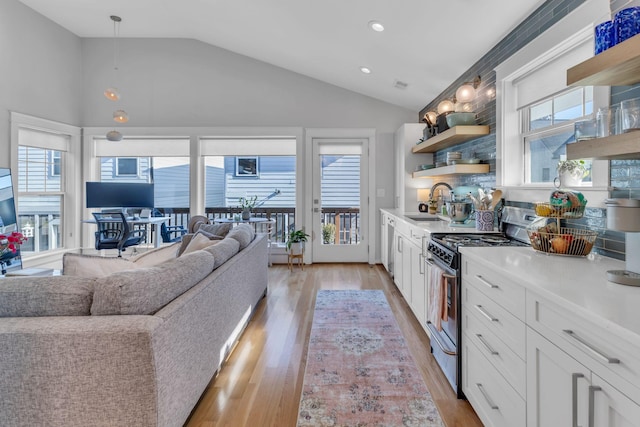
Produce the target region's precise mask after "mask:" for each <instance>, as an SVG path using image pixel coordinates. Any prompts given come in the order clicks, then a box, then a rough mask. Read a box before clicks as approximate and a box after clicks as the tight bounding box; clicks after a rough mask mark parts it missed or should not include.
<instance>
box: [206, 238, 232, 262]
mask: <svg viewBox="0 0 640 427" xmlns="http://www.w3.org/2000/svg"><path fill="white" fill-rule="evenodd" d="M204 250H205V251H207V252H209V253H210V254H212V255H213V259H214V264H213V268H214V270H215V269H216V268H218V267H220V266H221V265H222V264H224V263H225V262H227V261H228V260H229V258H231V257H232V256H234V255H235V254H237V253H238V251H239V250H240V243H238V241H237V240H236V239H232V238H231V237H227V238H226V239H224V240H221V241H220V242H218V243H216V244H215V245H212V246H209V247H207V248H205V249H204Z"/></svg>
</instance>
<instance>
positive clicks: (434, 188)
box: [429, 182, 453, 200]
mask: <svg viewBox="0 0 640 427" xmlns="http://www.w3.org/2000/svg"><path fill="white" fill-rule="evenodd" d="M440 186H443V187H447V188H448V189H449V192H451V191H453V188H451V186H450V185H449V184H447V183H446V182H436V183H435V184H433V187H431V193H430V194H429V198H430V199H431V200H434V196H435V191H436V188H438V187H440Z"/></svg>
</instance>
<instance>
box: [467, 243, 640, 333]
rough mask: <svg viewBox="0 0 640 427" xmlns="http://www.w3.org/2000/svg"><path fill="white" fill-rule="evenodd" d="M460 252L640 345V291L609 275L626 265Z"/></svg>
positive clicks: (525, 252)
mask: <svg viewBox="0 0 640 427" xmlns="http://www.w3.org/2000/svg"><path fill="white" fill-rule="evenodd" d="M460 252H461V253H462V254H463V258H464V257H468V258H469V259H471V260H473V261H476V262H480V263H482V264H484V265H487V266H490V267H495V268H496V269H499V270H500V271H501V272H503V273H504V274H505V276H507V277H508V278H509V279H511V280H513V281H514V282H515V283H519V284H521V285H522V286H524V287H525V288H527V289H530V290H532V291H534V292H536V293H538V294H539V295H540V296H542V297H544V298H546V299H549V300H551V301H553V302H555V303H557V304H560V305H562V306H563V307H565V308H566V311H567V312H570V313H575V314H576V315H580V316H582V317H584V318H586V319H589V320H591V321H596V322H597V323H599V324H601V325H602V327H604V328H606V329H609V330H611V331H612V332H615V333H616V334H618V336H620V337H621V338H623V339H627V340H629V341H630V342H634V343H636V345H639V346H640V287H635V286H625V285H619V284H616V283H612V282H609V281H608V280H607V275H606V272H607V270H624V269H625V263H624V262H623V261H618V260H614V259H612V258H607V257H603V256H600V255H595V256H593V257H592V258H593V259H589V258H587V257H569V256H556V255H547V254H543V253H540V252H536V251H534V250H533V249H532V248H530V247H515V248H514V247H495V248H487V247H475V248H472V247H468V248H464V247H463V248H460Z"/></svg>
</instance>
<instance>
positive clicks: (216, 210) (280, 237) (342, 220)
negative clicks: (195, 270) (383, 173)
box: [147, 207, 360, 245]
mask: <svg viewBox="0 0 640 427" xmlns="http://www.w3.org/2000/svg"><path fill="white" fill-rule="evenodd" d="M157 209H158V210H159V211H160V212H162V213H163V214H164V215H165V216H170V217H171V220H170V221H169V222H168V224H167V225H180V226H182V227H184V228H185V229H186V228H187V226H188V224H189V219H190V218H191V215H190V214H189V208H157ZM241 213H242V210H241V209H240V208H237V207H208V208H206V209H205V214H206V216H207V217H208V218H209V220H210V221H214V220H215V219H216V218H233V217H234V215H238V214H241ZM252 215H253V216H254V217H258V218H267V219H272V218H273V219H275V220H276V227H275V230H274V235H273V237H272V240H273V241H274V242H276V243H284V242H286V240H287V234H288V233H289V231H291V230H294V229H295V208H287V207H270V208H255V209H253V212H252ZM322 223H323V224H335V238H334V243H335V244H341V245H349V244H356V243H359V242H360V209H357V208H322ZM309 234H311V233H309ZM147 236H148V237H147V239H148V240H149V242H148V243H153V242H152V241H151V240H152V238H153V233H147Z"/></svg>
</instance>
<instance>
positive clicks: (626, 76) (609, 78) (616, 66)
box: [567, 34, 640, 86]
mask: <svg viewBox="0 0 640 427" xmlns="http://www.w3.org/2000/svg"><path fill="white" fill-rule="evenodd" d="M636 83H640V34H638V35H636V36H633V37H631V38H630V39H627V40H625V41H623V42H622V43H620V44H617V45H615V46H613V47H611V48H609V49H607V50H605V51H604V52H602V53H600V54H598V55H596V56H594V57H593V58H590V59H587V60H586V61H584V62H581V63H580V64H578V65H576V66H574V67H571V68H569V70H567V85H568V86H626V85H633V84H636Z"/></svg>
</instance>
